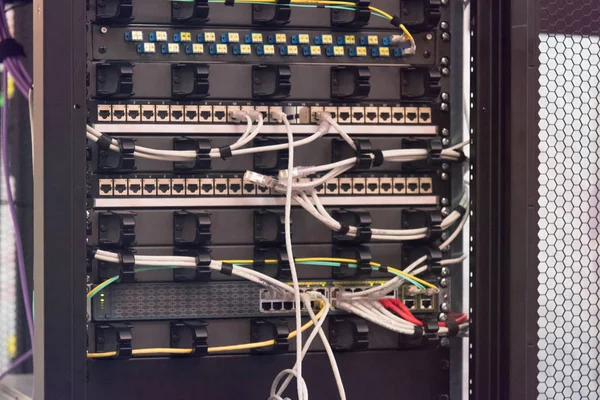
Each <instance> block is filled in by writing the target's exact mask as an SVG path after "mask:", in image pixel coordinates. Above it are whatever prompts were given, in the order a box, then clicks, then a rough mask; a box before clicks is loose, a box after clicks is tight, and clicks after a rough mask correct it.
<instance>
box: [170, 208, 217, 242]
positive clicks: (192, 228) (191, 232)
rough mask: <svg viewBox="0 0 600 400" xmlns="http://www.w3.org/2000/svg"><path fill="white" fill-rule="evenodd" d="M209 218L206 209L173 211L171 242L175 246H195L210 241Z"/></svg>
mask: <svg viewBox="0 0 600 400" xmlns="http://www.w3.org/2000/svg"><path fill="white" fill-rule="evenodd" d="M210 228H211V219H210V214H209V213H208V212H206V211H200V212H192V211H185V210H183V211H175V212H174V213H173V243H174V244H175V245H176V246H196V245H199V244H200V245H205V244H208V243H210V239H211V231H210Z"/></svg>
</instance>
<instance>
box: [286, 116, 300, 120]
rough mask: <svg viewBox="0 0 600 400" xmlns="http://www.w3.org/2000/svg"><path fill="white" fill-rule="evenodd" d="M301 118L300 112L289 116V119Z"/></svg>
mask: <svg viewBox="0 0 600 400" xmlns="http://www.w3.org/2000/svg"><path fill="white" fill-rule="evenodd" d="M299 118H300V114H291V115H288V116H287V119H288V121H293V120H295V119H299Z"/></svg>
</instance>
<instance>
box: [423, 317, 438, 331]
mask: <svg viewBox="0 0 600 400" xmlns="http://www.w3.org/2000/svg"><path fill="white" fill-rule="evenodd" d="M424 328H425V334H427V335H435V334H436V333H438V332H439V330H440V324H439V323H438V322H437V321H433V320H429V321H427V322H425V324H424Z"/></svg>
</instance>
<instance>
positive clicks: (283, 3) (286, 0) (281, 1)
mask: <svg viewBox="0 0 600 400" xmlns="http://www.w3.org/2000/svg"><path fill="white" fill-rule="evenodd" d="M289 4H290V0H277V5H280V6H287V5H289Z"/></svg>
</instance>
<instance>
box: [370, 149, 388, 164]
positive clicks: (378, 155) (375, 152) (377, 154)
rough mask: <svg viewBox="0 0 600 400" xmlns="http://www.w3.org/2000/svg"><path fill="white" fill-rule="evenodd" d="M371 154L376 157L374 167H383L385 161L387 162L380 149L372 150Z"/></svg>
mask: <svg viewBox="0 0 600 400" xmlns="http://www.w3.org/2000/svg"><path fill="white" fill-rule="evenodd" d="M371 153H373V156H374V157H375V159H374V160H373V166H374V167H379V166H381V164H383V161H384V160H385V158H384V157H383V152H382V151H381V150H379V149H373V150H371Z"/></svg>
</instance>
